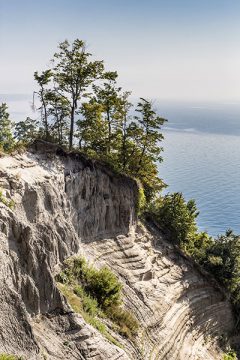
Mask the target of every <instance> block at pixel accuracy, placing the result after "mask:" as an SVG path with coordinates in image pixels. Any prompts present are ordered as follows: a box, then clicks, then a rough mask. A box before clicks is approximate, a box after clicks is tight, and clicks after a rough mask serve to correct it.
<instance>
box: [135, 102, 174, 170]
mask: <svg viewBox="0 0 240 360" xmlns="http://www.w3.org/2000/svg"><path fill="white" fill-rule="evenodd" d="M136 111H137V112H139V113H140V114H141V116H140V117H138V116H135V120H136V121H138V122H139V123H140V126H141V130H142V133H141V138H140V142H139V146H140V148H141V152H140V156H139V158H138V161H137V167H136V173H138V172H139V171H140V170H141V166H142V163H143V161H144V157H145V156H149V157H150V158H152V160H153V162H155V161H162V157H161V156H160V153H161V151H162V150H163V148H162V147H160V146H159V143H160V142H161V141H162V140H163V139H164V137H163V135H162V133H161V132H160V130H161V126H162V125H163V124H164V123H165V122H166V121H167V120H166V119H164V118H162V117H160V116H158V115H157V114H156V112H155V111H154V110H153V107H152V104H151V102H150V101H148V100H146V99H143V98H140V102H139V103H138V106H137V109H136Z"/></svg>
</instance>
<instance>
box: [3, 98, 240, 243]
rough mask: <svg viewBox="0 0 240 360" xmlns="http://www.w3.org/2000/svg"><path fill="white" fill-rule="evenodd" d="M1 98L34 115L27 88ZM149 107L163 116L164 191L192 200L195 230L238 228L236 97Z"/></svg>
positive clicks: (19, 112) (15, 114)
mask: <svg viewBox="0 0 240 360" xmlns="http://www.w3.org/2000/svg"><path fill="white" fill-rule="evenodd" d="M2 101H5V102H7V103H8V105H9V110H10V113H11V118H12V119H14V120H16V121H19V120H23V119H24V118H26V116H32V117H33V118H35V117H36V116H37V113H33V112H32V110H31V101H32V95H31V94H29V95H18V94H16V95H0V102H2ZM155 107H156V108H158V109H159V113H160V114H161V115H162V116H164V117H165V118H167V119H168V120H169V122H168V123H167V125H166V126H165V130H164V135H165V141H164V143H163V146H164V148H165V151H164V154H163V157H164V162H163V163H162V164H160V166H159V173H160V176H161V177H162V178H163V179H164V181H165V182H166V183H167V184H168V185H169V187H168V189H167V191H170V192H172V191H181V192H182V193H183V194H184V196H185V198H186V199H190V198H194V199H195V200H196V203H197V206H198V208H199V210H200V215H199V217H198V225H199V228H200V229H201V230H207V231H208V232H209V233H210V234H211V235H214V236H215V235H217V234H220V233H223V232H225V230H226V229H228V228H232V229H233V230H234V231H235V232H236V233H240V103H239V104H236V103H232V104H206V103H204V104H200V103H197V104H196V103H195V104H189V103H176V102H175V103H173V102H169V103H166V102H163V103H162V102H160V101H158V102H156V103H155Z"/></svg>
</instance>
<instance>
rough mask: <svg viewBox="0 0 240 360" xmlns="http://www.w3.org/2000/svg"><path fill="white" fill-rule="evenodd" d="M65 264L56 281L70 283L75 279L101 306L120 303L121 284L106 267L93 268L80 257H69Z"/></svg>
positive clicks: (105, 306)
mask: <svg viewBox="0 0 240 360" xmlns="http://www.w3.org/2000/svg"><path fill="white" fill-rule="evenodd" d="M65 264H66V266H65V269H64V270H63V271H62V272H61V273H60V274H59V275H58V276H57V280H58V281H60V282H62V283H72V282H74V281H76V280H77V281H78V282H79V283H80V284H82V286H83V287H84V290H85V292H86V293H87V294H90V295H91V296H92V297H93V298H95V299H96V300H97V303H98V305H99V306H100V307H102V308H107V307H108V306H112V305H116V304H118V303H120V299H121V289H122V285H121V283H120V282H119V281H118V279H117V277H116V275H115V274H114V273H113V272H112V271H110V270H109V269H108V268H106V267H104V268H102V269H100V270H98V269H95V268H94V267H93V266H89V265H87V263H86V260H85V259H84V258H82V257H74V258H72V259H69V260H67V261H66V263H65Z"/></svg>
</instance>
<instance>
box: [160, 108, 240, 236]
mask: <svg viewBox="0 0 240 360" xmlns="http://www.w3.org/2000/svg"><path fill="white" fill-rule="evenodd" d="M162 113H163V114H164V116H166V117H168V118H169V119H170V117H171V119H170V121H169V123H168V124H167V130H165V131H164V134H165V141H164V148H165V151H164V153H163V157H164V162H163V163H162V164H161V165H160V166H159V172H160V176H161V177H162V178H163V179H164V180H165V182H166V183H167V184H168V185H169V187H168V189H167V191H170V192H172V191H180V192H182V193H183V194H184V196H185V198H186V199H190V198H194V199H195V200H196V203H197V206H198V208H199V210H200V215H199V218H198V225H199V228H200V229H201V230H207V231H208V232H209V233H210V234H211V235H213V236H215V235H217V234H220V233H223V232H225V230H226V229H228V228H231V229H233V230H234V231H235V232H236V233H240V106H239V105H236V104H234V105H225V106H223V105H222V106H219V107H217V106H216V107H214V106H212V107H210V108H208V107H207V106H206V107H199V108H197V107H189V106H188V107H187V106H185V107H184V106H176V107H174V106H172V107H169V109H168V108H167V107H166V108H163V110H162Z"/></svg>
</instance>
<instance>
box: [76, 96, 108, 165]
mask: <svg viewBox="0 0 240 360" xmlns="http://www.w3.org/2000/svg"><path fill="white" fill-rule="evenodd" d="M80 113H81V115H82V116H83V119H81V120H78V121H77V128H78V133H77V137H78V139H79V148H80V150H82V151H84V152H85V153H86V154H88V155H89V156H92V157H96V158H102V159H103V158H104V156H105V154H106V152H107V143H106V139H107V137H108V127H107V123H106V122H105V120H104V117H103V107H102V105H101V104H99V103H97V102H96V101H95V100H94V99H91V100H90V102H89V103H83V105H82V108H81V111H80Z"/></svg>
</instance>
